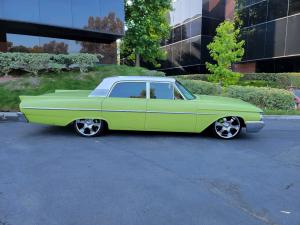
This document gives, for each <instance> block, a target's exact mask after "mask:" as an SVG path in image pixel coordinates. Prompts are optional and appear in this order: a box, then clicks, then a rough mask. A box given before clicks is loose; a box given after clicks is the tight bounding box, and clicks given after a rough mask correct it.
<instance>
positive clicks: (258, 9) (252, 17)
mask: <svg viewBox="0 0 300 225" xmlns="http://www.w3.org/2000/svg"><path fill="white" fill-rule="evenodd" d="M266 19H267V2H266V1H263V2H260V3H258V4H255V5H253V6H251V7H250V8H249V26H251V25H255V24H258V23H263V22H266Z"/></svg>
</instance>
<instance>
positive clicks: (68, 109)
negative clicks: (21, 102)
mask: <svg viewBox="0 0 300 225" xmlns="http://www.w3.org/2000/svg"><path fill="white" fill-rule="evenodd" d="M22 108H23V109H36V110H66V111H100V112H101V110H100V109H88V108H87V109H83V108H51V107H27V106H25V107H22Z"/></svg>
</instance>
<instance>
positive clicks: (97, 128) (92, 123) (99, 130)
mask: <svg viewBox="0 0 300 225" xmlns="http://www.w3.org/2000/svg"><path fill="white" fill-rule="evenodd" d="M73 128H74V130H75V131H76V133H77V134H79V135H80V136H82V137H97V136H99V135H101V134H103V132H104V131H105V122H104V121H103V120H100V119H78V120H75V121H74V122H73Z"/></svg>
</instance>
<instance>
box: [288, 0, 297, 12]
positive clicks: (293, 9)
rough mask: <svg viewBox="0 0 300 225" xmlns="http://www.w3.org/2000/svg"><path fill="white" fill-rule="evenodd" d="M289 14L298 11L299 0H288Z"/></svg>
mask: <svg viewBox="0 0 300 225" xmlns="http://www.w3.org/2000/svg"><path fill="white" fill-rule="evenodd" d="M289 1H290V2H289V15H293V14H297V13H300V1H299V0H289Z"/></svg>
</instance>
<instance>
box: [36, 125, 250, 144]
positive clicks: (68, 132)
mask: <svg viewBox="0 0 300 225" xmlns="http://www.w3.org/2000/svg"><path fill="white" fill-rule="evenodd" d="M34 133H36V134H34V135H50V136H64V137H74V138H78V137H79V138H84V137H80V136H79V135H78V134H77V133H76V132H75V131H74V130H73V129H72V127H71V126H67V127H57V126H41V127H40V128H39V129H38V130H37V131H36V132H34ZM31 134H33V132H32V133H31ZM106 137H122V138H126V137H136V138H145V137H152V138H193V139H194V138H201V139H208V140H209V139H212V140H213V139H214V140H221V139H219V138H217V137H215V136H213V135H212V134H211V133H209V132H208V131H207V130H205V131H203V132H201V133H183V132H153V131H116V130H107V131H105V133H104V134H102V135H101V136H100V137H95V138H106ZM249 138H250V139H251V135H248V134H246V133H245V132H244V131H243V132H242V133H241V134H240V136H239V139H249ZM225 141H226V140H225Z"/></svg>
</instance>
